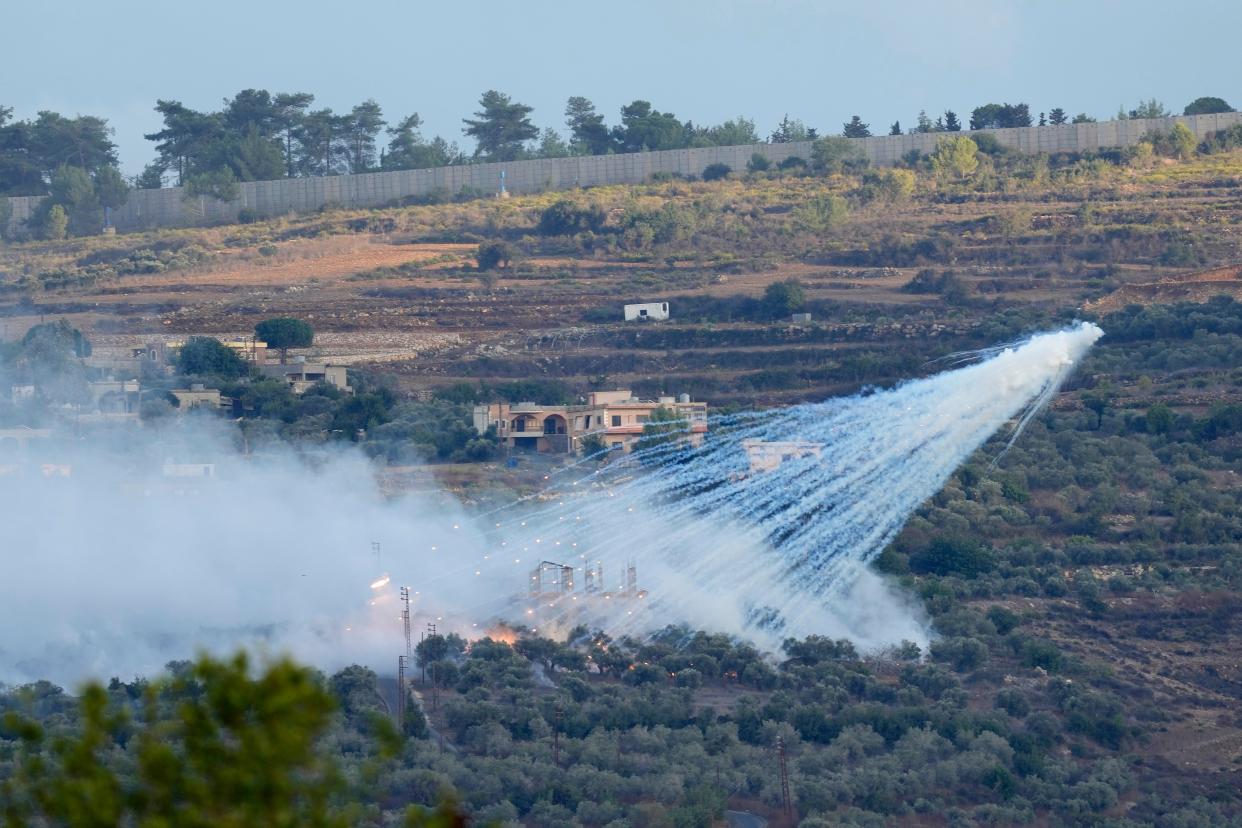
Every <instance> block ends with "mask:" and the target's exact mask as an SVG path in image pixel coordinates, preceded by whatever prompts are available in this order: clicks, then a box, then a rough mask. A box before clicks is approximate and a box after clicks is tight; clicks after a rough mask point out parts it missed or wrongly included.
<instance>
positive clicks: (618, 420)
mask: <svg viewBox="0 0 1242 828" xmlns="http://www.w3.org/2000/svg"><path fill="white" fill-rule="evenodd" d="M612 424H613V425H614V426H619V425H621V415H620V414H613V415H612Z"/></svg>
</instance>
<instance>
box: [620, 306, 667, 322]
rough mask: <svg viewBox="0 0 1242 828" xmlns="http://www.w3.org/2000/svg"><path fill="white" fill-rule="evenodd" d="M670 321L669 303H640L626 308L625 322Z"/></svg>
mask: <svg viewBox="0 0 1242 828" xmlns="http://www.w3.org/2000/svg"><path fill="white" fill-rule="evenodd" d="M636 319H638V320H647V319H655V320H657V321H658V320H663V319H668V302H639V303H638V304H634V305H626V306H625V321H626V322H633V321H634V320H636Z"/></svg>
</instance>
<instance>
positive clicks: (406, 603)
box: [401, 586, 414, 659]
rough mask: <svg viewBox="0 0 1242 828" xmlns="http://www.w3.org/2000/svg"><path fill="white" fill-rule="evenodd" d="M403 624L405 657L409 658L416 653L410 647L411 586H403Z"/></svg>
mask: <svg viewBox="0 0 1242 828" xmlns="http://www.w3.org/2000/svg"><path fill="white" fill-rule="evenodd" d="M401 624H402V626H403V627H405V657H406V658H407V659H408V658H410V657H411V656H413V655H414V651H413V650H412V649H411V648H410V588H409V587H406V586H403V587H401Z"/></svg>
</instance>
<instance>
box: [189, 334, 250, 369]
mask: <svg viewBox="0 0 1242 828" xmlns="http://www.w3.org/2000/svg"><path fill="white" fill-rule="evenodd" d="M246 367H247V366H246V361H245V360H243V359H242V358H241V357H239V356H238V355H237V352H236V351H234V350H233V349H232V348H230V347H229V346H227V345H225V344H224V343H223V342H221V341H220V340H218V339H216V338H215V337H211V336H192V337H190V341H189V342H187V343H185V344H184V345H182V346H181V350H180V351H179V352H178V353H177V370H179V371H180V372H181V373H183V374H195V375H200V374H201V375H208V376H216V377H224V378H226V379H233V378H236V377H240V376H241V375H242V374H244V373H246Z"/></svg>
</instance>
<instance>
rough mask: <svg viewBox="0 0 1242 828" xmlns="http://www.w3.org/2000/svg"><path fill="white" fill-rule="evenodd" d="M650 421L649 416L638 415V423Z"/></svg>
mask: <svg viewBox="0 0 1242 828" xmlns="http://www.w3.org/2000/svg"><path fill="white" fill-rule="evenodd" d="M650 419H651V416H650V415H649V414H639V415H638V421H639V422H640V423H645V422H647V421H648V420H650Z"/></svg>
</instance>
